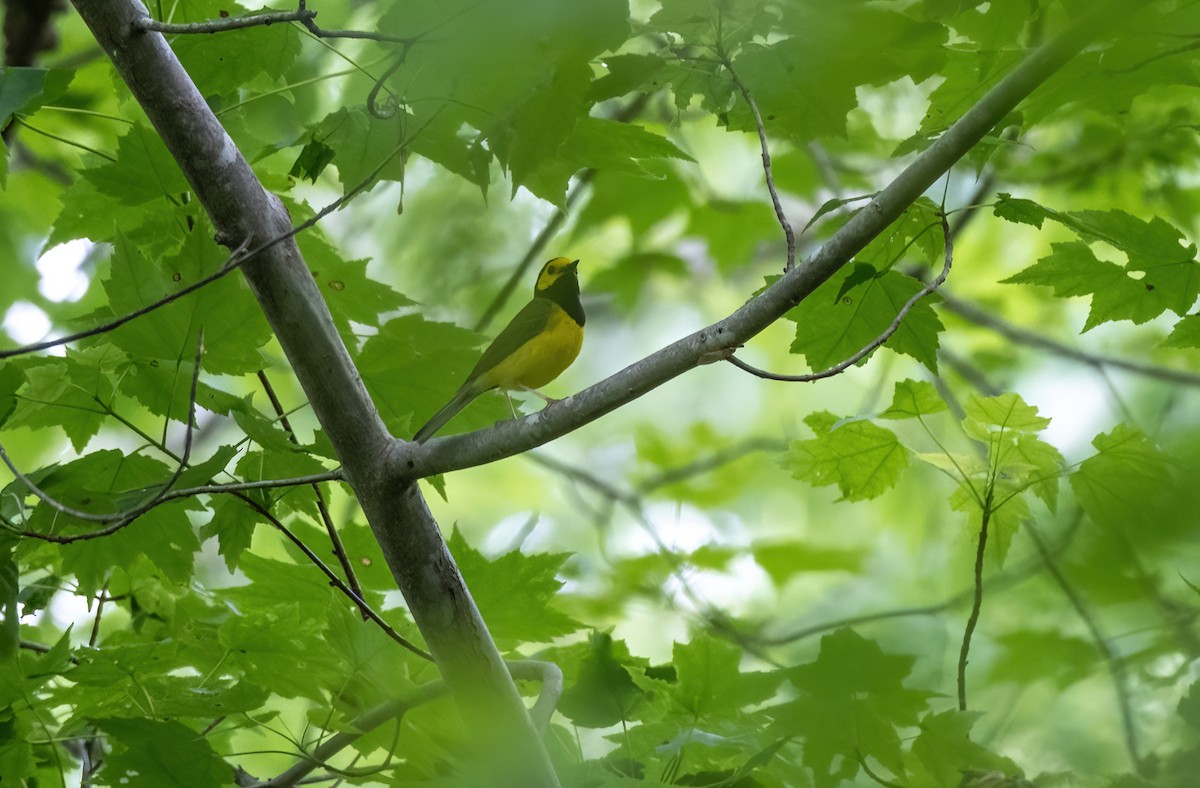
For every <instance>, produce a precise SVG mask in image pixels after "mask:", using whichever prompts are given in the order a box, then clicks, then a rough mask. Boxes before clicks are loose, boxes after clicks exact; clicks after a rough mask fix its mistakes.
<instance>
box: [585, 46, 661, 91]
mask: <svg viewBox="0 0 1200 788" xmlns="http://www.w3.org/2000/svg"><path fill="white" fill-rule="evenodd" d="M601 66H602V67H603V69H604V71H605V74H604V76H602V77H600V78H599V79H596V80H595V81H593V82H592V86H591V89H590V90H588V94H587V99H588V100H589V101H604V100H606V99H610V98H616V97H617V96H623V95H625V94H626V93H630V92H632V91H634V90H637V89H639V88H642V87H647V88H648V89H649V90H650V91H651V92H653V91H654V90H657V89H658V88H659V87H661V86H662V85H663V80H662V78H661V74H662V72H663V69H664V67H665V66H666V62H665V61H664V60H663V59H662V58H661V57H660V56H658V55H613V56H612V57H606V58H604V61H603V62H602V63H601Z"/></svg>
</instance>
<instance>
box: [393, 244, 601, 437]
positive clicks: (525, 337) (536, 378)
mask: <svg viewBox="0 0 1200 788" xmlns="http://www.w3.org/2000/svg"><path fill="white" fill-rule="evenodd" d="M583 323H584V314H583V304H581V303H580V301H579V261H578V260H568V259H567V258H565V257H555V258H554V259H553V260H550V261H549V262H547V263H546V264H545V265H543V266H542V270H541V271H539V272H538V276H537V281H536V282H535V283H534V285H533V298H532V299H531V300H530V301H529V303H528V304H526V305H525V306H524V307H523V308H522V309H521V311H520V312H518V313H517V314H516V316H515V317H514V318H513V319H512V320H511V321H510V322H509V324H508V325H507V326H505V327H504V330H503V331H501V332H500V333H499V334H497V335H496V338H495V339H493V340H492V344H490V345H488V348H487V350H485V351H484V352H483V356H482V357H481V358H480V359H479V362H478V363H477V364H475V368H474V369H472V370H471V372H470V374H468V375H467V379H466V380H465V381H463V384H462V385H461V386H459V387H458V391H457V392H455V394H454V396H453V397H451V398H450V401H449V402H447V403H446V404H445V406H444V407H443V408H442V409H441V410H439V411H438V412H437V413H435V414H433V418H431V419H430V420H429V421H428V422H426V423H425V426H423V427H421V429H419V430H417V433H416V435H414V436H413V441H414V442H416V443H424V442H425V441H427V440H429V438H430V437H432V436H433V435H434V433H436V432H437V431H438V430H440V429H441V428H442V427H444V426H445V425H446V422H448V421H450V419H452V418H454V416H455V415H456V414H457V413H458V412H459V411H460V410H462V409H463V408H465V407H466V406H467V405H468V404H469V403H470V402H471V401H472V400H474V399H475V398H476V397H478V396H479V395H480V394H483V393H484V392H487V391H491V390H492V389H501V390H502V391H503V392H504V394H505V396H506V397H507V396H508V392H509V391H512V390H518V391H528V392H531V393H533V394H537V395H538V396H539V397H541V398H542V399H544V400H546V403H547V404H549V403H551V402H553V401H554V400H552V399H550V398H549V397H547V396H546V395H545V394H542V393H541V392H540V391H538V390H537V389H538V388H540V387H542V386H545V385H546V384H547V383H549V382H550V381H552V380H554V379H555V378H557V377H558V376H559V375H561V374H562V373H563V371H564V370H566V368H567V367H569V366H571V362H573V361H574V360H575V357H576V356H578V355H579V350H580V348H582V347H583ZM509 407H510V408H511V407H512V402H511V400H510V401H509ZM513 415H514V417H515V415H516V412H515V411H514V413H513Z"/></svg>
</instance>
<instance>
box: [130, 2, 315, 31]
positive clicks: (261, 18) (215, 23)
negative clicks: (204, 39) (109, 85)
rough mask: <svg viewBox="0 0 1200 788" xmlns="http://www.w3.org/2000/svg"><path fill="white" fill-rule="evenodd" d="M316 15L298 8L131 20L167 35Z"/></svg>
mask: <svg viewBox="0 0 1200 788" xmlns="http://www.w3.org/2000/svg"><path fill="white" fill-rule="evenodd" d="M316 15H317V12H316V11H309V10H307V9H305V8H298V9H296V10H295V11H267V12H265V13H261V14H246V15H245V16H228V17H225V18H223V19H209V20H207V21H204V22H183V23H177V22H162V21H159V20H158V19H155V18H153V17H149V16H143V17H139V18H137V19H135V20H134V21H133V26H134V28H135V29H137V30H141V31H143V32H153V33H162V34H163V35H168V36H177V35H193V34H205V33H225V32H228V31H230V30H244V29H246V28H248V27H270V26H271V25H276V24H286V23H288V22H301V23H303V22H307V21H310V20H311V19H312V18H313V17H315V16H316Z"/></svg>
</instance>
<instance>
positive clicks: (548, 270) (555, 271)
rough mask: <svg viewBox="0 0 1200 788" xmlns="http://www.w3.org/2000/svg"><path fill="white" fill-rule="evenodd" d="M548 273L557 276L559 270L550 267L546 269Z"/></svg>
mask: <svg viewBox="0 0 1200 788" xmlns="http://www.w3.org/2000/svg"><path fill="white" fill-rule="evenodd" d="M546 273H548V274H557V273H558V269H557V268H555V267H554V266H550V267H549V268H547V269H546Z"/></svg>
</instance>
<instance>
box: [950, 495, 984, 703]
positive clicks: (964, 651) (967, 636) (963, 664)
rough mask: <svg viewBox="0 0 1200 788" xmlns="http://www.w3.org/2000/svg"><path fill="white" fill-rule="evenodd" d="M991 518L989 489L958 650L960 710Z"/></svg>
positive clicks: (980, 598)
mask: <svg viewBox="0 0 1200 788" xmlns="http://www.w3.org/2000/svg"><path fill="white" fill-rule="evenodd" d="M991 519H992V491H991V490H990V489H989V490H988V494H987V498H986V499H985V500H984V501H983V517H982V518H981V519H980V523H979V543H978V544H977V545H976V548H975V590H974V593H973V594H972V596H971V614H970V615H969V616H967V626H966V627H965V628H964V629H963V637H962V645H961V646H960V647H959V650H958V708H959V711H966V710H967V661H968V660H967V657H968V656H969V655H970V653H971V636H972V635H974V634H975V625H976V624H978V623H979V613H980V611H981V610H982V608H983V559H984V556H985V555H986V554H987V539H988V523H989V521H990V520H991Z"/></svg>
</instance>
